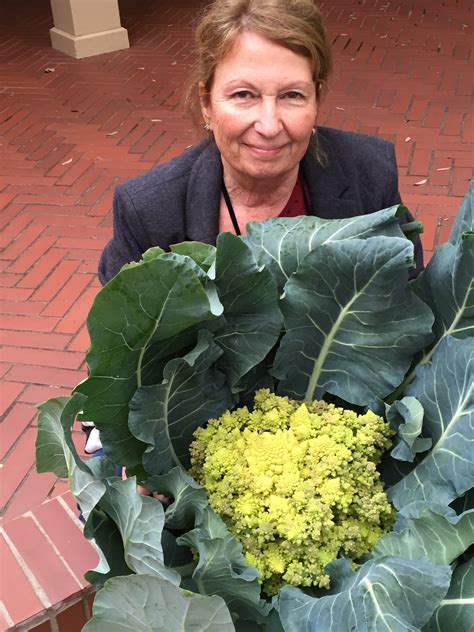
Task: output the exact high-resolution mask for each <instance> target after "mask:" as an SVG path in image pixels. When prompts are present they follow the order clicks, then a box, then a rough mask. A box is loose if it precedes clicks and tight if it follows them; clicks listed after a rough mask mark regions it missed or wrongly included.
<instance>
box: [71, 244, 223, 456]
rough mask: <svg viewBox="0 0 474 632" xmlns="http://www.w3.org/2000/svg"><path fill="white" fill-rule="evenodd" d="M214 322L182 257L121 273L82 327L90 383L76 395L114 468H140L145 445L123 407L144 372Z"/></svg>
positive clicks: (161, 259)
mask: <svg viewBox="0 0 474 632" xmlns="http://www.w3.org/2000/svg"><path fill="white" fill-rule="evenodd" d="M193 265H195V264H194V263H193ZM213 310H214V311H213ZM218 316H220V313H216V311H215V306H214V305H213V304H212V303H211V302H210V301H209V296H208V294H207V292H206V289H205V288H204V286H203V284H202V282H201V280H200V279H199V277H198V275H197V274H196V272H195V270H194V269H193V267H192V266H191V265H190V263H188V262H187V261H186V258H181V259H172V258H166V255H160V256H159V257H158V258H154V259H151V260H148V261H145V262H142V263H139V264H136V265H134V266H129V267H125V268H124V269H122V270H121V272H119V274H118V275H117V276H116V277H114V278H113V279H112V280H111V281H110V282H109V283H107V285H106V286H105V287H104V288H103V289H102V290H101V292H99V294H98V295H97V297H96V299H95V301H94V305H93V307H92V309H91V311H90V313H89V317H88V320H87V323H88V327H89V333H90V336H91V349H90V351H89V353H88V355H87V359H88V363H89V367H90V376H89V378H88V379H87V380H85V381H84V382H83V383H82V384H80V385H79V386H78V387H77V388H76V390H77V391H79V392H82V393H85V394H87V395H89V397H88V400H87V402H86V405H85V406H84V411H83V415H84V418H86V419H90V420H92V421H94V422H95V423H96V425H97V427H98V428H99V429H100V432H101V436H102V441H103V445H104V446H105V450H106V452H107V454H108V455H109V456H110V458H111V459H112V460H113V461H114V462H116V463H122V464H123V465H137V464H138V463H140V460H141V455H142V453H143V450H144V447H145V446H143V444H141V443H140V442H139V441H138V440H137V439H135V438H134V437H133V436H132V435H131V433H130V430H129V428H128V425H127V421H128V407H129V401H130V399H131V398H132V396H133V394H134V393H135V391H136V389H137V388H139V387H140V386H142V385H143V372H144V370H145V368H146V367H148V366H149V365H152V364H153V363H155V362H157V361H159V360H162V359H163V353H164V352H163V351H162V349H161V345H160V344H157V343H162V344H164V346H165V348H166V343H167V342H168V341H170V340H172V341H173V344H174V345H175V347H176V344H177V341H180V340H181V338H180V335H181V334H182V333H183V332H184V333H185V330H186V329H188V328H190V327H192V326H194V325H196V324H198V323H205V322H207V321H209V320H212V319H214V318H217V317H218ZM182 341H183V344H189V341H188V340H187V339H186V336H183V337H182ZM175 351H176V349H175ZM156 381H161V375H157V377H156Z"/></svg>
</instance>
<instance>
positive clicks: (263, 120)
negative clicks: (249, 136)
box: [254, 97, 283, 138]
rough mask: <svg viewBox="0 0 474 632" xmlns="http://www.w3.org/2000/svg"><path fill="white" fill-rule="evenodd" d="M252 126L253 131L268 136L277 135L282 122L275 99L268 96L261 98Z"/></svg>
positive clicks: (281, 127)
mask: <svg viewBox="0 0 474 632" xmlns="http://www.w3.org/2000/svg"><path fill="white" fill-rule="evenodd" d="M254 127H255V131H257V132H258V133H259V134H261V135H262V136H266V137H268V138H272V137H274V136H277V134H279V132H281V130H282V129H283V123H282V120H281V117H280V112H279V108H278V105H277V101H276V99H274V98H269V97H267V98H265V97H264V98H262V100H261V102H260V104H259V108H258V112H257V118H256V120H255V123H254Z"/></svg>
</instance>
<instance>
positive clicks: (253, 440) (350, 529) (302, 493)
mask: <svg viewBox="0 0 474 632" xmlns="http://www.w3.org/2000/svg"><path fill="white" fill-rule="evenodd" d="M392 435H393V432H392V430H391V429H390V427H389V426H388V424H387V423H386V422H385V421H384V420H383V419H382V418H381V417H378V416H377V415H375V414H374V413H372V412H367V413H365V414H364V415H357V414H356V413H355V412H353V411H351V410H344V409H342V408H336V407H335V406H334V405H333V404H327V403H325V402H322V401H314V402H305V403H302V402H298V401H294V400H291V399H289V398H287V397H279V396H277V395H274V394H273V393H271V392H270V391H269V390H268V389H262V390H260V391H257V393H256V394H255V404H254V409H253V411H252V412H249V410H248V409H247V408H246V407H244V408H239V409H237V410H235V411H234V412H226V413H224V414H223V415H222V417H220V419H217V420H215V419H212V420H210V421H209V423H208V425H207V426H206V428H199V429H198V430H197V431H196V433H195V436H196V440H195V441H194V443H193V444H192V445H191V461H192V470H191V473H192V474H193V476H194V477H195V478H196V480H197V481H198V482H199V483H200V484H201V485H203V486H204V487H205V488H206V489H207V491H208V494H209V503H210V505H211V507H212V508H213V509H214V510H215V511H216V512H217V513H219V514H220V516H221V517H222V518H223V520H224V521H225V522H226V524H227V527H228V528H229V530H230V531H231V532H232V533H233V534H234V535H235V536H236V537H237V539H238V540H239V541H240V542H241V543H242V546H243V550H244V554H245V557H246V560H247V562H248V563H249V564H252V565H254V566H255V567H256V568H257V569H258V571H259V572H260V576H261V581H262V583H263V588H264V590H265V592H266V593H267V594H269V595H271V594H275V593H276V592H278V590H279V588H280V587H281V586H282V585H283V584H285V583H287V584H293V585H296V586H313V585H317V586H320V587H327V586H328V585H329V577H328V576H327V574H325V572H324V567H325V566H326V564H328V562H330V561H331V560H334V559H336V557H337V556H338V555H339V554H341V553H343V554H344V555H345V556H347V557H349V558H351V559H357V558H359V557H361V556H362V555H364V554H365V553H367V552H368V551H369V550H370V549H371V548H372V547H373V546H374V544H375V542H376V541H377V540H378V539H379V537H380V536H381V535H382V534H383V533H384V532H385V531H387V530H388V529H389V528H390V526H391V525H392V522H393V516H394V510H393V508H392V506H391V505H390V504H389V502H388V500H387V496H386V494H385V492H384V490H383V486H382V483H381V481H380V478H379V473H378V471H377V469H376V466H377V463H378V462H379V460H380V458H381V456H382V454H383V452H384V451H385V450H386V449H387V448H389V447H390V445H391V436H392Z"/></svg>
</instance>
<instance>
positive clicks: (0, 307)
mask: <svg viewBox="0 0 474 632" xmlns="http://www.w3.org/2000/svg"><path fill="white" fill-rule="evenodd" d="M5 294H6V295H7V296H8V290H7V291H5ZM43 308H44V305H42V304H41V303H32V302H31V301H30V302H23V301H2V300H0V314H39V313H40V312H41V311H42V310H43Z"/></svg>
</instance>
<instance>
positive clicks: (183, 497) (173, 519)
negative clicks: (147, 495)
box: [145, 467, 208, 531]
mask: <svg viewBox="0 0 474 632" xmlns="http://www.w3.org/2000/svg"><path fill="white" fill-rule="evenodd" d="M145 487H146V488H147V489H148V490H150V491H154V492H158V493H159V494H166V495H167V496H171V497H172V498H173V501H172V503H171V505H170V506H169V507H168V508H167V509H166V513H165V525H166V527H167V528H168V529H181V530H183V531H188V530H189V529H192V528H193V527H194V526H195V524H196V521H197V520H198V519H199V518H200V517H201V514H202V510H203V509H204V507H207V506H208V501H207V492H206V490H205V489H204V488H203V487H201V486H200V485H198V484H197V483H196V481H195V480H194V479H193V478H191V476H189V475H188V474H186V473H185V472H184V471H183V470H182V469H181V468H180V467H174V468H173V469H172V470H170V471H169V472H168V473H167V474H165V475H164V476H152V477H151V478H149V479H148V480H147V481H145Z"/></svg>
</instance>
